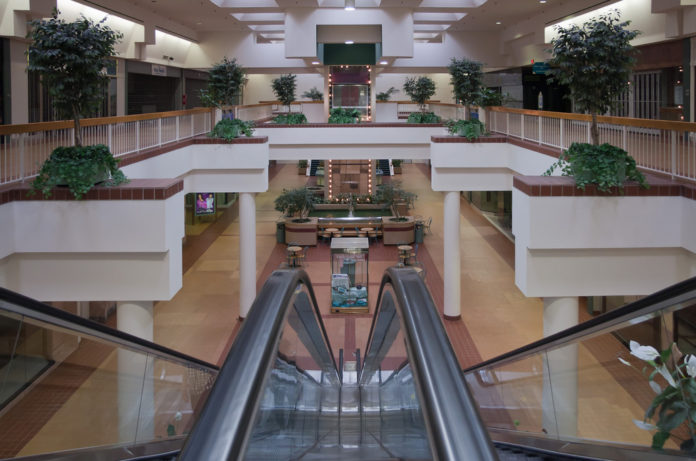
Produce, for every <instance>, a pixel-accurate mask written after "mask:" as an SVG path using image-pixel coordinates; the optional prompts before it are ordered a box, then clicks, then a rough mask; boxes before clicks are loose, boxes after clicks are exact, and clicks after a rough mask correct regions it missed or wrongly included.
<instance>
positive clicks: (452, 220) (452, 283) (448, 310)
mask: <svg viewBox="0 0 696 461" xmlns="http://www.w3.org/2000/svg"><path fill="white" fill-rule="evenodd" d="M444 218H445V222H444V235H443V237H444V238H443V239H444V251H445V254H444V260H445V267H444V271H445V274H444V279H445V280H444V291H445V319H448V320H457V319H459V318H460V317H461V304H460V303H461V288H460V271H461V268H460V259H461V258H460V255H459V192H458V191H457V192H445V203H444Z"/></svg>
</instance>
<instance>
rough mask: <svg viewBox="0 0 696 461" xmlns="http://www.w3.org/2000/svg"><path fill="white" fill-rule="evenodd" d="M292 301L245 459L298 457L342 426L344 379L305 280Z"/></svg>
mask: <svg viewBox="0 0 696 461" xmlns="http://www.w3.org/2000/svg"><path fill="white" fill-rule="evenodd" d="M291 303H292V306H291V308H290V309H289V310H288V314H287V317H286V321H285V324H284V326H283V330H282V334H281V337H280V340H279V343H278V349H277V354H276V358H275V360H274V363H273V367H272V368H271V370H270V375H269V377H268V379H267V381H266V386H265V390H264V395H263V399H262V402H261V405H260V408H259V411H258V413H257V417H256V421H255V423H254V429H253V432H252V434H251V438H250V441H249V445H248V448H247V451H246V459H296V458H298V457H299V456H300V455H302V454H303V453H304V452H306V451H307V450H309V449H310V448H312V447H314V446H315V445H317V444H318V443H320V442H321V441H322V440H325V439H326V438H327V436H328V435H329V434H330V433H336V432H337V429H338V405H339V397H340V395H339V390H340V384H339V382H338V379H337V374H336V368H335V364H334V362H333V357H332V356H331V353H330V349H329V348H328V344H327V343H326V340H325V337H326V336H325V334H324V332H323V330H322V327H321V323H320V322H319V319H318V314H317V310H316V309H315V307H314V306H313V304H312V302H311V297H310V295H309V292H308V291H307V288H306V287H305V286H304V285H302V284H300V285H298V287H297V290H296V291H295V294H294V296H293V299H292V301H291Z"/></svg>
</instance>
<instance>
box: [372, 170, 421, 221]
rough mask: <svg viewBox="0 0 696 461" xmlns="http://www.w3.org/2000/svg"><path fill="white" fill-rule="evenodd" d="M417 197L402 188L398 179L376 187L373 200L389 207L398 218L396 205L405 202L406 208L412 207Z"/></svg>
mask: <svg viewBox="0 0 696 461" xmlns="http://www.w3.org/2000/svg"><path fill="white" fill-rule="evenodd" d="M392 162H393V161H392ZM417 198H418V195H416V194H415V193H413V192H409V191H406V190H404V189H402V188H401V182H400V181H391V182H388V183H385V184H382V185H380V186H378V187H377V193H376V194H375V197H374V200H375V202H377V203H384V205H385V206H386V207H389V208H391V210H392V214H393V215H394V216H396V218H397V219H399V218H400V216H399V213H398V212H397V206H396V205H397V204H400V203H405V204H406V207H407V208H413V205H414V204H415V201H416V199H417Z"/></svg>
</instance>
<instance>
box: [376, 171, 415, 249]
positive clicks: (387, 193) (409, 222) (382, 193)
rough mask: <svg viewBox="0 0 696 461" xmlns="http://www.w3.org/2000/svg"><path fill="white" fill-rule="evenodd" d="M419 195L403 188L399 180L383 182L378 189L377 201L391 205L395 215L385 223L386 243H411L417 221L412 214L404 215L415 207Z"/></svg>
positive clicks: (387, 205)
mask: <svg viewBox="0 0 696 461" xmlns="http://www.w3.org/2000/svg"><path fill="white" fill-rule="evenodd" d="M416 198H418V197H417V195H416V194H414V193H413V192H408V191H405V190H404V189H402V188H401V183H400V182H399V181H392V182H390V183H386V184H382V185H380V186H379V188H378V189H377V194H376V197H375V201H377V202H378V203H383V204H384V205H385V206H386V207H389V208H390V209H391V211H392V214H393V215H394V217H393V218H387V219H386V220H385V223H384V228H383V232H384V244H385V245H398V244H400V243H411V242H413V239H414V236H415V234H414V232H415V223H414V221H413V217H412V216H403V214H404V213H406V212H407V211H408V210H409V209H410V208H412V207H413V205H414V202H415V201H416Z"/></svg>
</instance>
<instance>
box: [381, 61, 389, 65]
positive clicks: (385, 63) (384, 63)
mask: <svg viewBox="0 0 696 461" xmlns="http://www.w3.org/2000/svg"><path fill="white" fill-rule="evenodd" d="M379 63H380V64H382V65H383V66H386V65H387V64H389V63H388V62H387V61H380V62H379Z"/></svg>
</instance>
